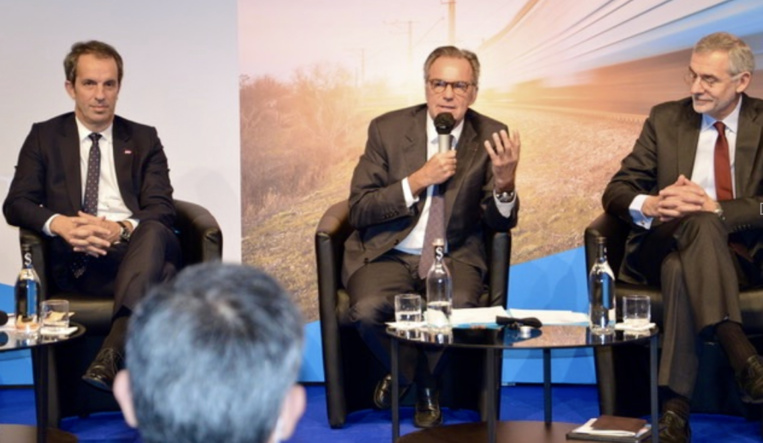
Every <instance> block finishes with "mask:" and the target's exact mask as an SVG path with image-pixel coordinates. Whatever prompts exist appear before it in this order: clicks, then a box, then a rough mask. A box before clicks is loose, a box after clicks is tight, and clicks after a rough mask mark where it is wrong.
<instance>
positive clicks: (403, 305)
mask: <svg viewBox="0 0 763 443" xmlns="http://www.w3.org/2000/svg"><path fill="white" fill-rule="evenodd" d="M421 304H422V303H421V296H420V295H419V294H397V295H396V296H395V322H396V323H397V325H398V327H400V328H406V327H408V328H413V327H417V326H420V323H421V320H422V315H421Z"/></svg>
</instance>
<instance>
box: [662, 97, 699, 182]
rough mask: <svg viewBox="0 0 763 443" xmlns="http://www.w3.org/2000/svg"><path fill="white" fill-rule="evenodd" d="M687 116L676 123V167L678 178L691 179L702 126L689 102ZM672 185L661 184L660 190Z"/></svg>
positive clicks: (686, 110) (686, 109)
mask: <svg viewBox="0 0 763 443" xmlns="http://www.w3.org/2000/svg"><path fill="white" fill-rule="evenodd" d="M684 112H686V113H687V114H688V115H687V117H686V118H680V119H678V121H679V122H680V123H679V124H680V125H681V127H680V128H679V130H678V152H677V154H678V156H677V159H676V160H677V166H678V173H677V174H676V177H675V178H674V179H673V180H674V181H675V179H677V178H678V176H679V175H680V174H683V175H684V176H686V177H688V178H689V179H691V173H692V171H693V170H694V158H695V157H696V156H697V143H699V129H700V125H701V124H702V115H701V114H697V113H696V112H694V110H693V108H692V104H691V101H690V102H689V106H688V108H685V109H684ZM670 184H672V183H663V184H662V185H661V186H660V188H663V187H665V186H668V185H670Z"/></svg>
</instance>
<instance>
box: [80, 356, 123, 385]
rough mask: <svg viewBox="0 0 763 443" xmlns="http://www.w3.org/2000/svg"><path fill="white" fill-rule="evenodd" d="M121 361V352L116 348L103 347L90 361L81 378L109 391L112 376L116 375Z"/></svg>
mask: <svg viewBox="0 0 763 443" xmlns="http://www.w3.org/2000/svg"><path fill="white" fill-rule="evenodd" d="M123 361H124V360H123V358H122V354H120V353H119V351H117V350H116V349H114V348H103V349H101V350H100V351H99V352H98V355H97V356H96V357H95V360H93V362H92V363H90V367H88V368H87V371H85V375H83V376H82V380H84V381H85V382H86V383H87V384H89V385H91V386H93V387H95V388H98V389H102V390H104V391H111V385H112V384H113V383H114V377H116V375H117V371H119V369H120V368H121V366H122V363H123Z"/></svg>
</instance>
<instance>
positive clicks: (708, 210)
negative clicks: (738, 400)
mask: <svg viewBox="0 0 763 443" xmlns="http://www.w3.org/2000/svg"><path fill="white" fill-rule="evenodd" d="M754 70H755V58H754V56H753V53H752V51H751V50H750V47H749V46H748V45H747V44H746V43H745V42H744V41H742V40H741V39H739V38H738V37H735V36H733V35H731V34H728V33H724V32H720V33H715V34H711V35H708V36H706V37H704V38H702V39H701V40H700V41H699V42H698V43H697V44H696V45H695V46H694V50H693V52H692V56H691V62H690V64H689V71H688V74H687V76H686V80H687V83H688V85H689V88H690V90H689V91H690V93H691V97H689V98H685V99H683V100H680V101H675V102H668V103H663V104H661V105H658V106H655V107H654V108H653V109H652V111H651V113H650V114H649V118H648V119H647V120H646V122H645V123H644V128H643V130H642V132H641V135H640V136H639V138H638V140H637V142H636V145H635V147H634V148H633V151H632V152H631V153H630V154H629V155H628V156H626V157H625V158H624V159H623V161H622V166H621V168H620V170H619V171H618V172H617V173H616V174H615V175H614V176H613V177H612V180H611V181H610V183H609V185H608V186H607V188H606V190H605V191H604V196H603V198H602V200H603V204H604V208H605V210H606V211H607V212H609V213H611V214H614V215H616V216H618V217H620V218H622V219H623V220H627V221H628V222H630V223H631V233H630V235H629V237H628V242H627V244H626V257H625V260H624V263H623V266H622V268H621V270H620V278H621V279H622V280H624V281H626V282H628V283H637V284H643V283H648V284H650V285H655V286H660V287H661V292H662V297H663V306H664V314H663V328H664V331H663V346H662V356H661V361H660V369H659V384H660V387H661V392H660V393H661V400H662V402H663V408H662V416H661V418H660V423H661V428H660V429H661V430H660V441H661V442H686V441H690V439H691V431H690V428H689V403H690V399H691V396H692V393H693V390H694V384H695V381H696V377H697V367H698V358H697V355H696V351H695V349H696V348H695V343H696V340H697V338H698V336H699V335H700V334H714V335H715V336H716V337H717V339H718V341H719V342H720V344H721V346H722V347H723V349H724V350H725V351H726V354H727V356H728V358H729V362H730V364H731V366H732V367H733V368H734V370H735V371H736V380H737V383H738V385H739V388H740V391H741V392H742V394H743V398H744V399H745V400H746V401H750V402H760V401H763V365H761V357H760V356H758V354H757V351H756V350H755V348H754V347H753V345H752V344H751V343H750V341H749V340H748V338H747V336H746V335H745V334H744V332H743V331H742V318H741V314H740V308H739V289H740V288H748V287H753V286H759V285H761V283H763V278H762V277H761V264H762V263H761V262H762V261H763V256H761V249H762V248H763V236H762V234H763V229H762V228H763V216H761V213H760V207H761V202H763V131H762V129H763V128H761V124H762V122H763V101H761V100H758V99H755V98H751V97H749V96H747V95H746V94H745V93H744V91H745V89H747V87H748V86H749V85H750V81H751V78H752V72H753V71H754Z"/></svg>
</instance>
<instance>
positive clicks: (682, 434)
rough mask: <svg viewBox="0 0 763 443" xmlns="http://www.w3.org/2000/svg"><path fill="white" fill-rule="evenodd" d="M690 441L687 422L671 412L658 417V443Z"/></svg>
mask: <svg viewBox="0 0 763 443" xmlns="http://www.w3.org/2000/svg"><path fill="white" fill-rule="evenodd" d="M690 441H691V428H689V422H688V421H686V420H684V419H683V418H681V417H679V416H678V414H676V413H675V412H673V411H666V412H665V413H664V414H662V417H660V443H688V442H690Z"/></svg>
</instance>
